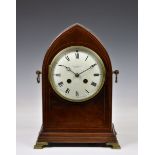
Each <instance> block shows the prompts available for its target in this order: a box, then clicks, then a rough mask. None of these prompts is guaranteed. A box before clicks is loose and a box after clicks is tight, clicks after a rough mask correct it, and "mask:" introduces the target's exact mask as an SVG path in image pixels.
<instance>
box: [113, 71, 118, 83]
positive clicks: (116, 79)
mask: <svg viewBox="0 0 155 155" xmlns="http://www.w3.org/2000/svg"><path fill="white" fill-rule="evenodd" d="M113 74H115V83H117V82H118V76H117V75H118V74H119V70H114V71H113Z"/></svg>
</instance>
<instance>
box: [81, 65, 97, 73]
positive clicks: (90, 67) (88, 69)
mask: <svg viewBox="0 0 155 155" xmlns="http://www.w3.org/2000/svg"><path fill="white" fill-rule="evenodd" d="M96 65H97V64H93V65H91V66H90V67H89V68H87V69H86V70H84V71H82V72H81V73H79V75H80V74H82V73H84V72H86V71H87V70H89V69H91V68H93V67H94V66H96Z"/></svg>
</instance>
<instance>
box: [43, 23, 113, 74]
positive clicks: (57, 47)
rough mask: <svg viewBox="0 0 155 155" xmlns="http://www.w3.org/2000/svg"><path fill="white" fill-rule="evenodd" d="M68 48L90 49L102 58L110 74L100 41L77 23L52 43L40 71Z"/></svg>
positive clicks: (107, 59) (109, 62)
mask: <svg viewBox="0 0 155 155" xmlns="http://www.w3.org/2000/svg"><path fill="white" fill-rule="evenodd" d="M69 46H85V47H87V48H90V49H92V50H93V51H95V52H96V53H97V54H98V55H99V56H100V57H101V58H102V60H103V61H104V63H105V66H106V69H107V70H109V71H110V72H112V66H111V61H110V58H109V55H108V53H107V51H106V49H105V48H104V46H103V45H102V43H101V41H100V40H99V39H98V38H97V37H96V36H95V35H94V34H92V32H90V30H89V29H88V28H86V27H85V26H83V25H81V24H79V23H75V24H73V25H71V26H70V27H68V28H67V29H65V30H64V31H63V32H62V33H60V34H59V35H58V36H57V37H56V39H55V40H54V41H53V42H52V44H51V45H50V47H49V49H48V50H47V52H46V54H45V57H44V61H43V68H42V70H44V69H45V68H46V66H48V65H49V64H50V62H51V60H52V59H53V58H54V56H55V55H56V54H57V53H58V52H59V51H61V50H62V49H64V48H66V47H69Z"/></svg>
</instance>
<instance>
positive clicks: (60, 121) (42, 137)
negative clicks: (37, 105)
mask: <svg viewBox="0 0 155 155" xmlns="http://www.w3.org/2000/svg"><path fill="white" fill-rule="evenodd" d="M70 46H84V47H87V48H89V49H91V50H93V51H94V52H96V53H97V54H98V55H99V56H100V58H101V59H102V61H103V62H104V65H105V68H106V79H105V83H104V85H103V87H102V89H101V90H100V92H99V93H98V94H97V95H96V96H95V97H94V98H92V99H90V100H88V101H84V102H82V103H74V102H71V101H67V100H64V99H63V98H61V97H59V96H58V95H57V94H56V93H55V92H54V90H53V89H52V87H51V84H50V82H49V79H48V68H49V65H50V63H51V61H52V60H53V58H54V57H55V55H56V54H57V53H58V52H60V51H61V50H62V49H65V48H67V47H70ZM112 74H113V72H112V65H111V61H110V58H109V55H108V53H107V51H106V50H105V48H104V47H103V45H102V44H101V42H100V41H99V40H98V39H97V38H96V37H95V36H94V35H93V34H92V33H91V32H90V31H88V30H87V29H86V28H85V27H83V26H81V25H79V24H75V25H73V26H71V27H70V28H68V29H67V30H66V31H64V32H63V33H62V34H61V35H59V36H58V37H57V38H56V39H55V40H54V42H53V43H52V44H51V46H50V47H49V49H48V51H47V52H46V55H45V57H44V60H43V66H42V107H43V124H42V128H41V131H40V133H39V136H38V139H37V143H36V145H35V148H37V147H38V148H42V147H43V146H45V145H48V144H49V143H106V144H110V145H112V146H113V147H115V146H116V148H119V144H118V141H117V138H116V132H115V130H114V128H113V124H112Z"/></svg>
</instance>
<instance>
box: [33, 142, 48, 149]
mask: <svg viewBox="0 0 155 155" xmlns="http://www.w3.org/2000/svg"><path fill="white" fill-rule="evenodd" d="M47 145H48V142H36V144H35V145H34V149H43V148H44V147H46V146H47Z"/></svg>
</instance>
